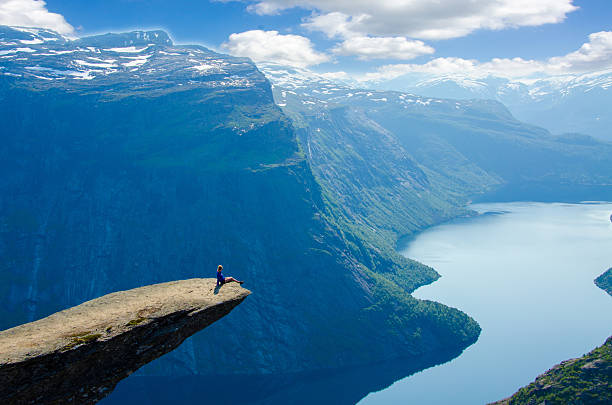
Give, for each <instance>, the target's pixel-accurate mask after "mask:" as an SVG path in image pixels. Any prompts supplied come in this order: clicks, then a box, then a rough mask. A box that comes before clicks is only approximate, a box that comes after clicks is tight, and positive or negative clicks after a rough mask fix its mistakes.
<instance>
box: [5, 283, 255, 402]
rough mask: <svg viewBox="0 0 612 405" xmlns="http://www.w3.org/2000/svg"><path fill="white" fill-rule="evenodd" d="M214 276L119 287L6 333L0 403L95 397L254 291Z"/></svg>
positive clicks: (208, 323) (95, 398)
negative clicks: (218, 282) (220, 282)
mask: <svg viewBox="0 0 612 405" xmlns="http://www.w3.org/2000/svg"><path fill="white" fill-rule="evenodd" d="M215 284H216V280H215V279H191V280H182V281H173V282H169V283H163V284H154V285H149V286H146V287H140V288H136V289H133V290H128V291H120V292H116V293H112V294H108V295H105V296H103V297H100V298H97V299H94V300H91V301H88V302H85V303H83V304H81V305H78V306H76V307H73V308H69V309H66V310H64V311H61V312H57V313H55V314H53V315H51V316H48V317H46V318H44V319H41V320H38V321H36V322H31V323H28V324H24V325H20V326H17V327H15V328H12V329H8V330H5V331H2V332H0V402H1V403H3V404H28V403H32V404H33V403H36V404H59V403H68V402H72V403H78V404H88V403H95V402H97V401H98V400H100V399H102V398H103V397H105V396H106V395H108V394H109V393H110V392H111V391H112V389H113V388H114V387H115V385H116V384H117V383H118V382H119V381H120V380H121V379H123V378H125V377H127V376H128V375H130V374H131V373H133V372H134V371H135V370H136V369H138V368H139V367H141V366H143V365H144V364H146V363H148V362H150V361H152V360H154V359H156V358H158V357H160V356H162V355H164V354H165V353H168V352H169V351H171V350H173V349H175V348H176V347H177V346H179V345H180V344H181V343H182V342H183V341H184V340H185V339H186V338H188V337H189V336H191V335H193V334H194V333H196V332H198V331H199V330H201V329H204V328H205V327H207V326H208V325H210V324H211V323H213V322H215V321H217V320H219V319H220V318H222V317H223V316H225V315H227V314H228V313H229V312H230V311H231V310H232V309H233V308H234V307H235V306H236V305H238V304H239V303H241V302H242V301H243V300H244V299H245V298H246V296H247V295H249V294H250V292H249V291H248V290H246V289H243V288H241V287H240V286H239V285H237V284H227V285H224V286H223V287H221V288H216V287H215Z"/></svg>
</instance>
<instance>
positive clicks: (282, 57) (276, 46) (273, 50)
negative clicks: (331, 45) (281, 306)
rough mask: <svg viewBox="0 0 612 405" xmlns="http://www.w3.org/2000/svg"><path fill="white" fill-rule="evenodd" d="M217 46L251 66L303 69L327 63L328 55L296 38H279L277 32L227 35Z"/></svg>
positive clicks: (299, 37)
mask: <svg viewBox="0 0 612 405" xmlns="http://www.w3.org/2000/svg"><path fill="white" fill-rule="evenodd" d="M221 46H222V47H223V48H224V49H226V50H227V51H228V52H229V53H230V54H232V55H235V56H246V57H249V58H251V59H252V60H253V61H255V62H275V63H279V64H283V65H290V66H297V67H307V66H312V65H318V64H320V63H323V62H327V61H329V60H330V57H329V56H328V55H326V54H324V53H320V52H317V51H316V50H315V49H314V47H313V44H312V42H310V39H308V38H306V37H303V36H300V35H282V34H279V33H278V31H262V30H252V31H245V32H241V33H239V34H231V35H230V36H229V40H228V41H227V42H225V43H224V44H223V45H221Z"/></svg>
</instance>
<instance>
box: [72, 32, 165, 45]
mask: <svg viewBox="0 0 612 405" xmlns="http://www.w3.org/2000/svg"><path fill="white" fill-rule="evenodd" d="M78 42H81V43H82V44H83V45H87V46H96V47H126V46H145V45H151V44H154V45H164V46H172V45H173V43H172V40H171V39H170V36H169V35H168V34H167V33H166V32H165V31H161V30H155V31H132V32H124V33H108V34H103V35H94V36H91V37H83V38H81V39H79V40H78Z"/></svg>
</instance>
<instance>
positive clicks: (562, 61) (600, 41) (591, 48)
mask: <svg viewBox="0 0 612 405" xmlns="http://www.w3.org/2000/svg"><path fill="white" fill-rule="evenodd" d="M604 69H612V31H601V32H596V33H593V34H591V35H589V42H587V43H585V44H583V45H582V46H581V47H580V49H578V50H577V51H575V52H571V53H568V54H567V55H564V56H556V57H552V58H549V59H547V60H534V59H522V58H512V59H509V58H494V59H491V60H490V61H487V62H478V61H477V60H473V59H462V58H436V59H433V60H431V61H429V62H427V63H425V64H406V63H404V64H393V65H385V66H381V67H380V68H378V69H377V70H376V71H375V72H371V73H367V74H365V75H363V76H361V77H359V78H358V80H359V81H362V82H364V81H365V82H367V81H373V82H380V81H386V80H392V79H395V78H397V77H400V76H403V75H406V74H410V73H423V74H427V75H432V76H442V75H458V76H464V77H470V78H481V77H486V76H489V75H492V76H499V77H506V78H509V79H518V78H528V77H534V76H552V75H566V74H575V73H586V72H592V71H597V70H604Z"/></svg>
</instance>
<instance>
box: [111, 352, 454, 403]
mask: <svg viewBox="0 0 612 405" xmlns="http://www.w3.org/2000/svg"><path fill="white" fill-rule="evenodd" d="M460 353H461V351H460V350H455V351H449V352H446V353H438V354H437V355H435V356H432V357H428V358H426V357H420V358H406V359H402V360H397V361H393V362H386V363H380V364H375V365H370V366H364V367H355V368H349V369H344V370H336V371H329V372H317V373H308V374H292V375H264V376H190V377H142V376H132V377H130V378H128V379H126V380H124V381H122V382H120V383H119V384H118V385H117V388H116V389H115V391H114V392H113V393H112V394H111V395H110V396H109V397H107V398H106V399H105V400H103V401H102V402H100V403H101V404H105V405H110V404H130V405H133V404H135V403H145V404H160V405H161V404H171V403H175V404H202V403H208V404H228V405H229V404H257V405H260V404H283V405H285V404H297V405H300V404H304V405H306V404H308V405H310V404H323V403H324V404H338V405H342V404H355V403H357V402H359V400H361V399H362V398H363V397H365V396H366V395H368V394H369V393H371V392H374V391H379V390H382V389H384V388H386V387H388V386H389V385H391V384H392V383H393V382H395V381H397V380H400V379H402V378H405V377H407V376H409V375H411V374H414V373H416V372H418V371H421V370H423V369H425V368H428V367H432V366H434V365H437V364H441V363H444V362H446V361H449V360H451V359H453V358H455V357H457V356H458V355H459V354H460Z"/></svg>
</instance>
